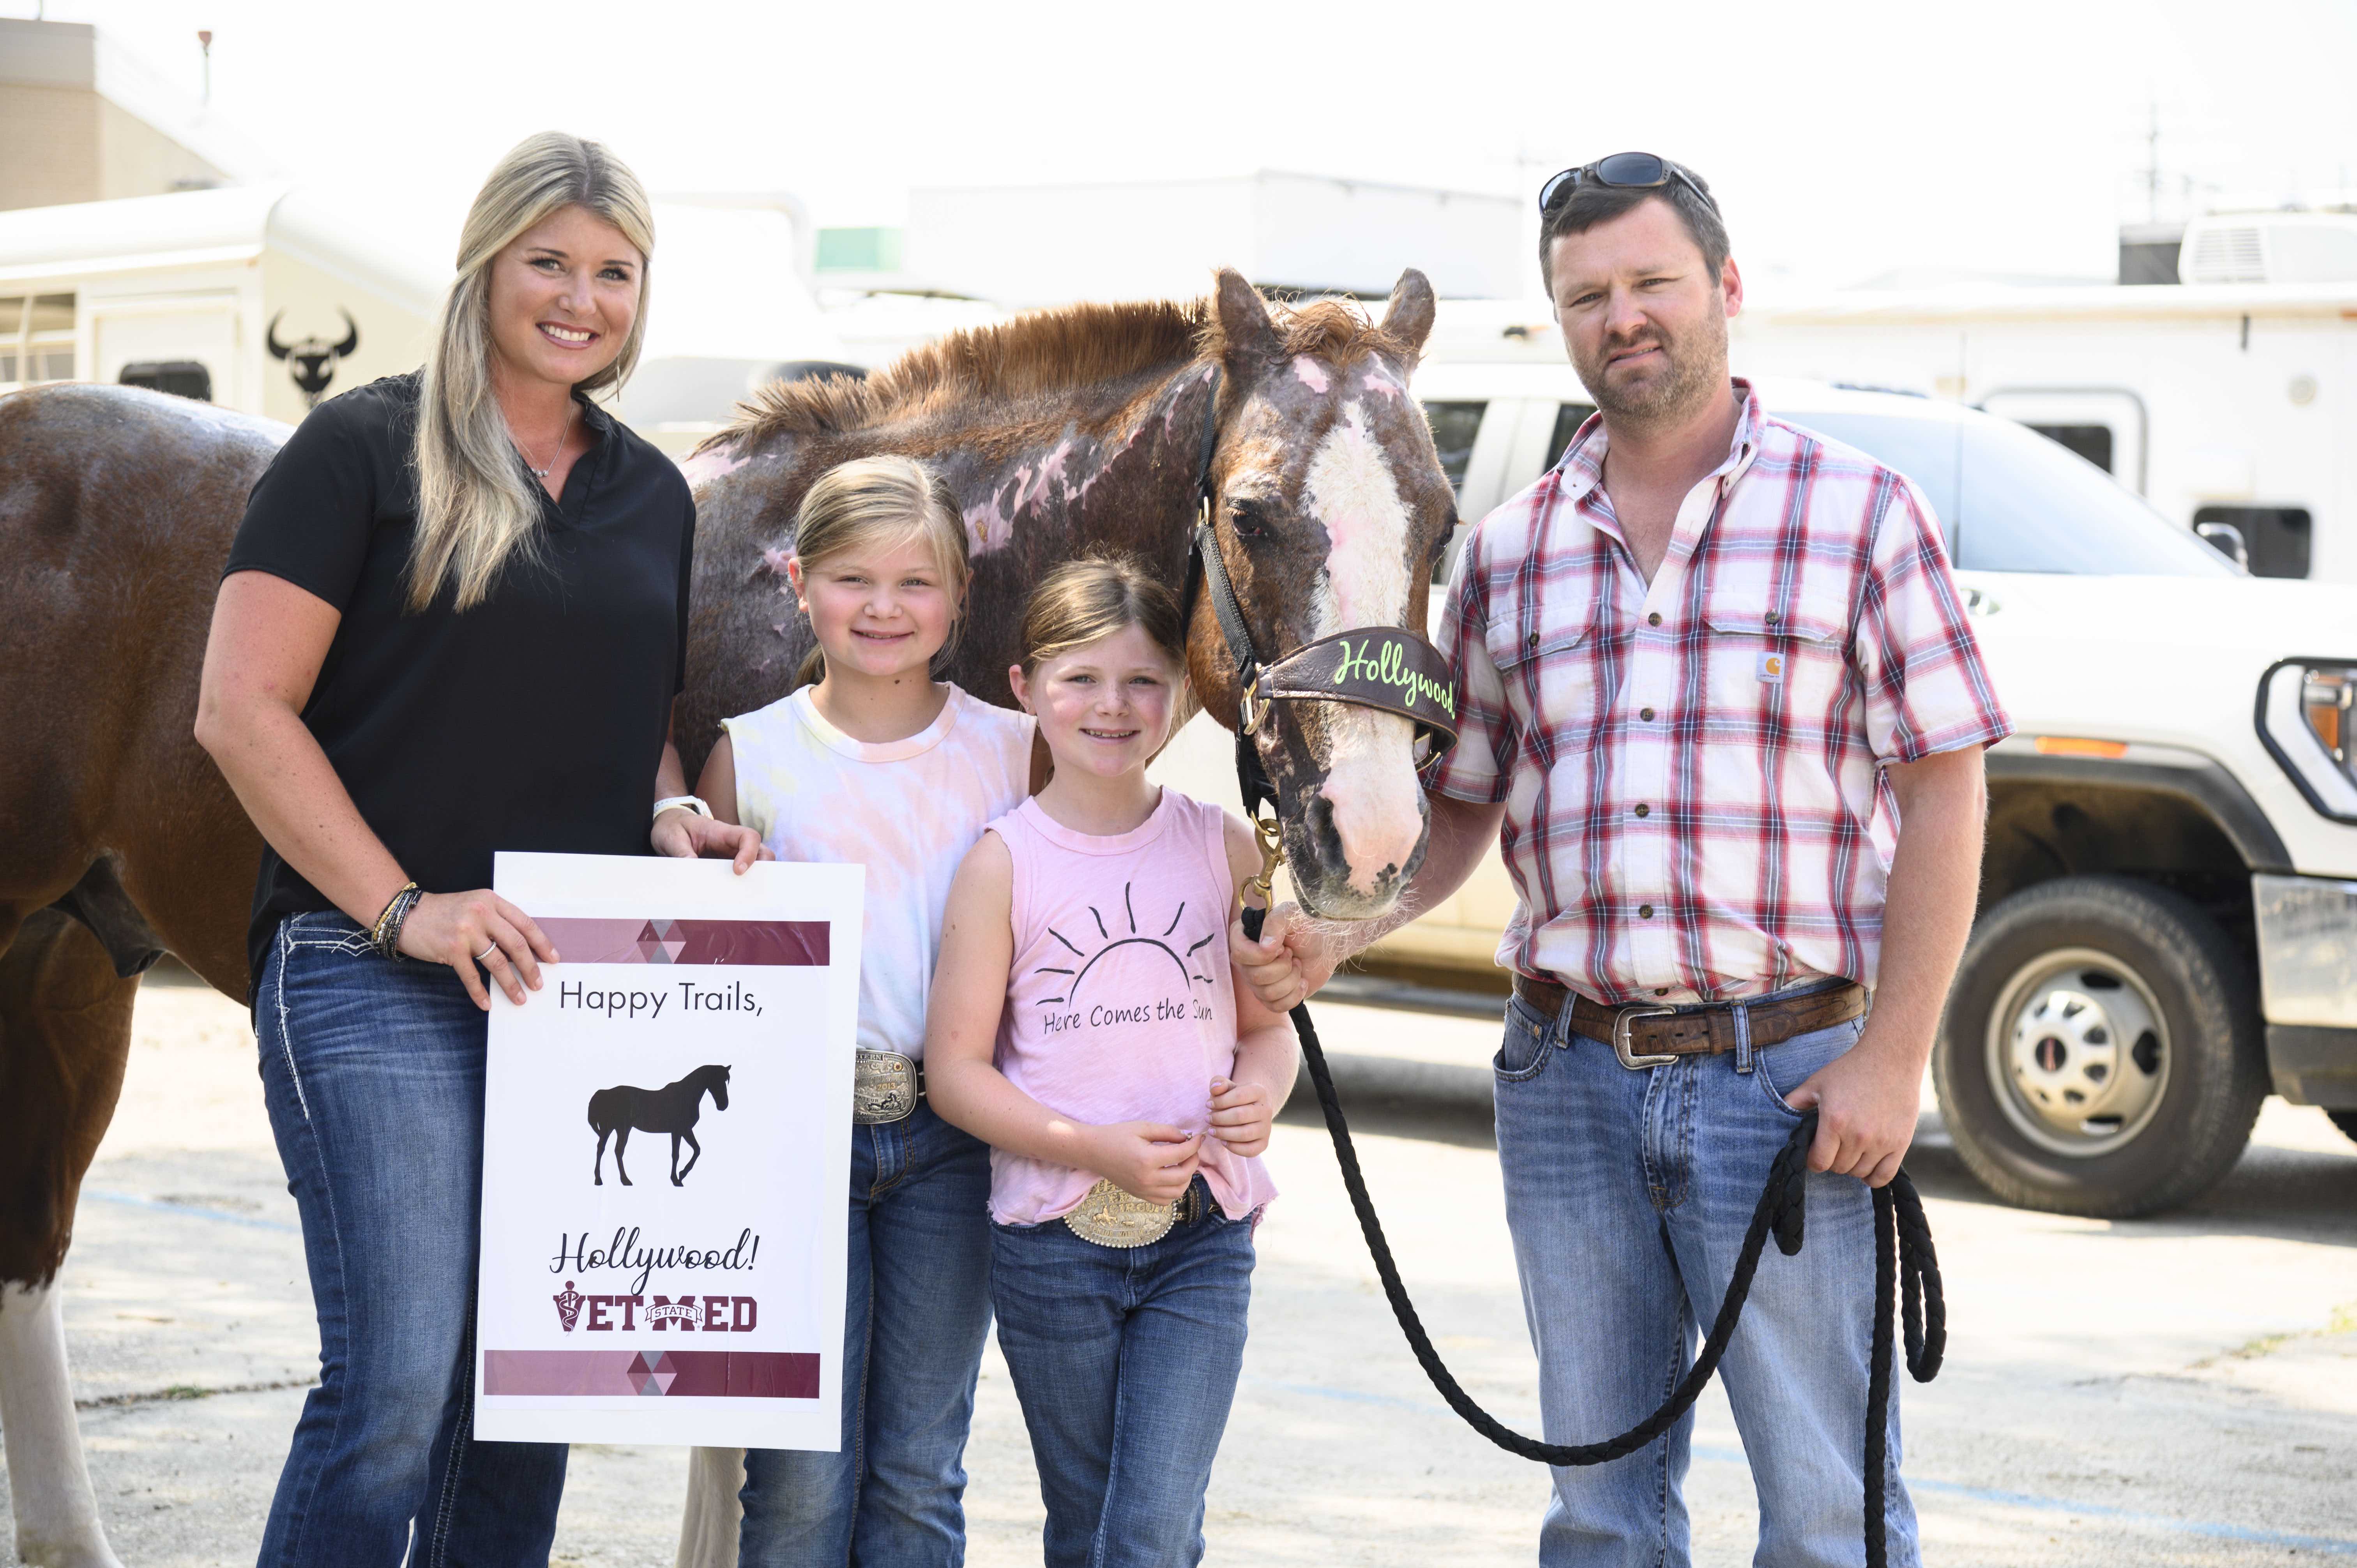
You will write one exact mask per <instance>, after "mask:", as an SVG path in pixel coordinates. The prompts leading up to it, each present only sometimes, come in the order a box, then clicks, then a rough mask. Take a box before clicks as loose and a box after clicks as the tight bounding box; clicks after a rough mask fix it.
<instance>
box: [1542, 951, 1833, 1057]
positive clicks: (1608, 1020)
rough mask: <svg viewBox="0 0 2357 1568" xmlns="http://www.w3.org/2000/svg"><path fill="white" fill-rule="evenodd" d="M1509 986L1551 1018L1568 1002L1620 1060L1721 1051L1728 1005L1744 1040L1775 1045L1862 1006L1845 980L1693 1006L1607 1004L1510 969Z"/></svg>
mask: <svg viewBox="0 0 2357 1568" xmlns="http://www.w3.org/2000/svg"><path fill="white" fill-rule="evenodd" d="M1514 994H1515V995H1517V996H1519V997H1521V998H1522V999H1523V1004H1524V1005H1526V1006H1528V1007H1530V1008H1531V1009H1532V1010H1533V1011H1534V1012H1536V1013H1540V1014H1543V1015H1545V1016H1546V1017H1548V1018H1550V1019H1553V1018H1556V1017H1559V1016H1561V1015H1562V1013H1563V1009H1564V1005H1565V1004H1566V1003H1568V1004H1570V1006H1571V1026H1572V1027H1573V1028H1574V1029H1577V1031H1578V1032H1579V1033H1581V1034H1583V1035H1586V1036H1587V1037H1588V1038H1589V1039H1592V1040H1605V1041H1609V1043H1610V1044H1611V1047H1612V1054H1613V1055H1614V1056H1616V1057H1619V1058H1620V1065H1621V1066H1622V1067H1626V1068H1646V1067H1659V1066H1661V1065H1662V1064H1663V1063H1664V1062H1670V1061H1674V1060H1676V1059H1677V1058H1680V1057H1698V1056H1714V1057H1717V1056H1725V1055H1726V1054H1727V1052H1729V1051H1731V1050H1733V1049H1735V1043H1736V1036H1735V1031H1736V1027H1737V1025H1736V1017H1735V1010H1736V1008H1737V1007H1738V1006H1740V1007H1742V1008H1743V1010H1744V1012H1745V1013H1746V1014H1747V1015H1748V1022H1749V1025H1750V1035H1751V1048H1752V1049H1754V1050H1759V1049H1761V1048H1763V1047H1768V1046H1773V1045H1779V1044H1781V1043H1782V1042H1783V1041H1785V1040H1789V1039H1792V1038H1793V1037H1794V1036H1800V1035H1807V1034H1813V1033H1814V1032H1815V1031H1817V1030H1819V1029H1830V1028H1832V1027H1833V1026H1835V1024H1846V1023H1848V1022H1849V1021H1850V1020H1851V1019H1852V1018H1855V1017H1857V1016H1858V1015H1860V1014H1862V1013H1864V1012H1865V1011H1866V1003H1867V990H1866V987H1865V986H1863V985H1859V984H1857V983H1856V982H1852V983H1849V984H1847V985H1835V986H1829V987H1827V988H1826V989H1825V990H1823V991H1812V992H1810V993H1807V994H1806V995H1804V996H1786V997H1782V998H1780V999H1778V1000H1776V1001H1773V1002H1752V1003H1748V1004H1747V1003H1732V1002H1720V1003H1715V1004H1709V1005H1706V1006H1701V1007H1684V1008H1678V1007H1648V1006H1644V1005H1641V1004H1640V1005H1636V1006H1630V1007H1607V1006H1604V1005H1602V1004H1599V1003H1595V1002H1590V1001H1589V1000H1588V999H1587V997H1585V996H1582V995H1580V994H1579V993H1577V992H1575V991H1572V990H1570V989H1569V988H1567V987H1566V986H1563V985H1560V984H1557V983H1555V982H1554V981H1552V980H1534V979H1533V978H1532V977H1531V976H1529V975H1527V974H1517V975H1515V976H1514Z"/></svg>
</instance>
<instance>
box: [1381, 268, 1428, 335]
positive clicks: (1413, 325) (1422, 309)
mask: <svg viewBox="0 0 2357 1568" xmlns="http://www.w3.org/2000/svg"><path fill="white" fill-rule="evenodd" d="M1433 308H1434V307H1433V299H1432V283H1431V280H1430V279H1428V278H1426V276H1425V275H1424V274H1422V273H1420V272H1418V271H1416V270H1415V268H1414V267H1410V268H1408V269H1407V271H1405V272H1404V273H1402V274H1400V275H1399V282H1397V283H1395V284H1394V285H1392V298H1391V303H1390V304H1389V305H1387V306H1384V307H1383V330H1384V331H1385V332H1387V333H1389V334H1390V335H1391V336H1392V337H1394V338H1398V339H1399V340H1400V341H1401V342H1403V343H1405V344H1406V345H1407V346H1408V351H1409V352H1410V353H1414V354H1421V353H1422V352H1423V351H1424V340H1425V339H1426V338H1428V337H1430V336H1432V317H1433Z"/></svg>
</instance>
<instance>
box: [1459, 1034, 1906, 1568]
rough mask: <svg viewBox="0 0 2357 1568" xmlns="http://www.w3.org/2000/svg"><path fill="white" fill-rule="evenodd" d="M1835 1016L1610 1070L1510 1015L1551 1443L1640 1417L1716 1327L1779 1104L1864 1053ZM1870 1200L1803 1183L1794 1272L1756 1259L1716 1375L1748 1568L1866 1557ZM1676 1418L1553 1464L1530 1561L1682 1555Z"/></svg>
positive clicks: (1901, 1512)
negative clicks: (1638, 1437) (1802, 1225)
mask: <svg viewBox="0 0 2357 1568" xmlns="http://www.w3.org/2000/svg"><path fill="white" fill-rule="evenodd" d="M1860 1027H1861V1025H1860V1024H1859V1023H1857V1022H1851V1023H1847V1024H1840V1025H1836V1026H1834V1027H1832V1028H1830V1029H1824V1030H1821V1031H1819V1032H1817V1033H1815V1034H1810V1035H1802V1036H1796V1037H1794V1038H1792V1039H1790V1040H1786V1041H1784V1042H1783V1043H1781V1044H1780V1045H1776V1046H1771V1047H1767V1048H1765V1049H1762V1050H1759V1051H1750V1050H1746V1051H1742V1052H1739V1053H1730V1054H1728V1055H1726V1056H1718V1057H1686V1058H1680V1059H1679V1060H1678V1061H1676V1062H1674V1063H1673V1064H1670V1065H1667V1066H1663V1067H1657V1068H1648V1069H1638V1070H1635V1071H1631V1069H1627V1068H1624V1067H1622V1066H1621V1065H1620V1061H1619V1060H1618V1059H1617V1058H1615V1057H1614V1056H1613V1054H1612V1047H1610V1046H1609V1045H1606V1044H1604V1043H1602V1042H1599V1041H1597V1040H1591V1039H1588V1038H1587V1037H1585V1036H1579V1035H1576V1034H1573V1033H1571V1031H1570V1016H1569V1009H1567V1008H1566V1010H1565V1015H1564V1016H1563V1017H1561V1018H1559V1019H1556V1020H1555V1021H1554V1022H1552V1023H1550V1022H1549V1021H1547V1020H1546V1019H1544V1017H1542V1016H1541V1015H1539V1014H1537V1013H1535V1012H1533V1011H1532V1010H1531V1009H1530V1008H1528V1007H1526V1006H1525V1005H1523V1003H1522V1002H1521V1001H1520V1000H1516V1001H1514V1002H1512V1004H1509V1006H1508V1008H1507V1013H1506V1031H1505V1043H1504V1045H1503V1046H1502V1047H1501V1048H1500V1049H1499V1052H1498V1058H1497V1063H1496V1067H1497V1103H1498V1163H1499V1165H1500V1167H1501V1169H1502V1171H1503V1172H1504V1176H1505V1184H1506V1223H1507V1225H1508V1226H1509V1227H1510V1228H1511V1229H1512V1231H1513V1236H1514V1260H1515V1263H1516V1265H1517V1266H1518V1268H1519V1269H1520V1271H1521V1273H1522V1281H1523V1313H1524V1316H1526V1317H1527V1319H1528V1321H1529V1324H1530V1330H1531V1342H1532V1344H1533V1345H1534V1347H1535V1348H1537V1350H1538V1356H1539V1404H1540V1410H1541V1412H1542V1418H1543V1420H1544V1424H1545V1429H1546V1435H1547V1438H1548V1440H1549V1441H1550V1442H1555V1443H1593V1442H1597V1441H1598V1440H1600V1439H1603V1438H1606V1437H1609V1436H1611V1435H1612V1434H1615V1433H1617V1432H1621V1431H1624V1430H1626V1429H1627V1428H1629V1427H1631V1426H1633V1425H1635V1424H1636V1423H1637V1422H1639V1421H1640V1420H1641V1419H1643V1417H1644V1416H1646V1415H1647V1414H1649V1413H1650V1412H1652V1410H1653V1409H1654V1407H1655V1406H1657V1405H1659V1404H1660V1403H1661V1402H1663V1400H1664V1399H1666V1398H1667V1397H1668V1395H1669V1393H1670V1391H1671V1390H1672V1389H1673V1388H1674V1387H1675V1386H1676V1384H1677V1382H1678V1380H1679V1379H1680V1378H1682V1377H1684V1374H1685V1371H1686V1369H1687V1368H1688V1367H1690V1366H1691V1365H1692V1364H1693V1360H1694V1352H1695V1337H1696V1329H1695V1324H1696V1322H1697V1321H1699V1322H1701V1323H1702V1324H1704V1325H1707V1324H1708V1323H1709V1322H1710V1321H1711V1319H1712V1318H1713V1317H1715V1316H1717V1312H1718V1306H1719V1301H1720V1297H1721V1294H1722V1293H1723V1292H1724V1291H1725V1290H1726V1288H1727V1281H1728V1278H1729V1276H1730V1275H1731V1274H1732V1273H1733V1272H1734V1268H1735V1257H1736V1253H1737V1251H1738V1249H1739V1248H1740V1246H1741V1243H1742V1240H1743V1233H1744V1230H1745V1229H1746V1228H1747V1227H1748V1226H1749V1224H1750V1221H1751V1211H1752V1209H1753V1208H1755V1207H1756V1206H1757V1205H1758V1203H1759V1201H1760V1188H1761V1187H1762V1186H1764V1185H1765V1184H1766V1181H1767V1177H1768V1166H1769V1163H1770V1161H1771V1160H1772V1159H1774V1157H1775V1155H1776V1151H1777V1150H1778V1149H1780V1148H1781V1147H1782V1146H1783V1144H1784V1142H1785V1140H1786V1138H1787V1137H1789V1136H1790V1135H1791V1133H1792V1129H1793V1128H1794V1127H1795V1126H1797V1125H1798V1124H1799V1122H1800V1114H1799V1112H1795V1111H1793V1110H1792V1108H1791V1107H1790V1106H1788V1105H1787V1104H1785V1102H1784V1100H1783V1091H1784V1090H1791V1089H1794V1088H1797V1087H1799V1085H1800V1083H1801V1082H1802V1080H1803V1079H1806V1078H1807V1077H1808V1076H1809V1075H1810V1074H1812V1073H1813V1072H1815V1071H1816V1070H1817V1069H1819V1068H1822V1067H1824V1065H1825V1064H1826V1063H1827V1062H1830V1061H1833V1060H1834V1059H1835V1058H1838V1057H1839V1056H1841V1055H1842V1054H1843V1053H1844V1052H1846V1051H1847V1050H1848V1049H1849V1048H1850V1047H1852V1046H1854V1045H1856V1044H1857V1036H1858V1033H1859V1029H1860ZM1873 1305H1874V1208H1873V1199H1872V1197H1871V1195H1870V1194H1869V1193H1868V1192H1867V1187H1866V1185H1865V1184H1864V1183H1863V1182H1860V1181H1858V1180H1857V1179H1856V1178H1854V1177H1850V1176H1810V1177H1809V1178H1808V1234H1807V1240H1806V1244H1805V1245H1804V1246H1803V1248H1802V1250H1801V1253H1800V1255H1799V1256H1798V1257H1793V1258H1787V1257H1785V1256H1784V1255H1783V1254H1782V1253H1781V1252H1779V1251H1777V1250H1776V1249H1775V1247H1774V1246H1773V1245H1772V1244H1770V1247H1769V1248H1768V1250H1767V1251H1766V1253H1765V1255H1764V1256H1763V1257H1762V1258H1761V1260H1760V1272H1759V1273H1757V1274H1756V1275H1754V1276H1753V1279H1752V1282H1751V1294H1750V1300H1749V1305H1747V1306H1746V1307H1745V1308H1744V1312H1743V1321H1742V1325H1741V1326H1740V1327H1739V1328H1738V1329H1737V1331H1736V1335H1735V1340H1734V1343H1733V1344H1732V1345H1730V1346H1729V1347H1728V1348H1727V1359H1726V1360H1725V1361H1723V1362H1722V1363H1720V1374H1721V1376H1722V1377H1723V1378H1724V1379H1725V1380H1726V1385H1727V1400H1728V1402H1729V1403H1730V1404H1732V1405H1733V1406H1734V1411H1735V1423H1736V1426H1737V1428H1738V1430H1739V1431H1740V1432H1741V1433H1742V1434H1743V1446H1744V1451H1745V1453H1746V1455H1748V1456H1749V1459H1750V1462H1751V1475H1752V1481H1753V1484H1754V1486H1755V1487H1757V1488H1758V1491H1759V1496H1760V1549H1759V1555H1758V1557H1757V1558H1756V1559H1755V1561H1756V1562H1758V1563H1763V1564H1774V1565H1775V1568H1818V1565H1833V1564H1851V1563H1863V1562H1864V1561H1865V1554H1866V1553H1865V1546H1864V1543H1863V1540H1862V1537H1863V1534H1864V1530H1863V1516H1862V1508H1863V1499H1864V1482H1865V1471H1864V1464H1865V1455H1864V1450H1865V1445H1866V1444H1865V1436H1866V1383H1867V1359H1868V1354H1869V1351H1870V1348H1871V1346H1872V1338H1871V1336H1872V1333H1873ZM1693 1429H1694V1419H1693V1417H1692V1416H1691V1415H1689V1416H1687V1417H1686V1418H1685V1419H1684V1420H1682V1421H1680V1422H1679V1423H1677V1424H1676V1425H1675V1426H1674V1427H1673V1428H1671V1430H1670V1431H1669V1432H1668V1433H1667V1434H1664V1435H1663V1436H1662V1437H1660V1438H1657V1439H1655V1440H1654V1442H1652V1444H1649V1445H1648V1446H1646V1447H1645V1448H1642V1449H1641V1450H1639V1451H1638V1452H1637V1453H1634V1454H1631V1455H1628V1456H1627V1457H1625V1458H1622V1459H1617V1460H1614V1461H1613V1462H1611V1463H1610V1464H1607V1465H1598V1466H1587V1467H1583V1468H1578V1469H1570V1468H1559V1469H1556V1470H1555V1472H1554V1477H1555V1493H1554V1496H1553V1497H1552V1498H1550V1499H1549V1501H1548V1504H1547V1510H1546V1517H1545V1519H1544V1521H1543V1523H1542V1524H1541V1527H1540V1532H1539V1562H1540V1563H1542V1564H1543V1565H1544V1568H1638V1565H1640V1564H1643V1565H1644V1568H1661V1565H1679V1564H1684V1563H1686V1562H1687V1561H1688V1549H1687V1525H1686V1511H1685V1504H1684V1499H1683V1498H1681V1497H1680V1496H1679V1486H1680V1483H1681V1482H1682V1481H1683V1480H1684V1476H1685V1472H1686V1464H1687V1445H1688V1443H1689V1441H1690V1439H1691V1437H1692V1435H1693ZM1889 1444H1890V1474H1891V1477H1892V1479H1891V1484H1890V1493H1889V1498H1888V1499H1887V1506H1886V1513H1887V1517H1888V1519H1889V1540H1890V1561H1891V1563H1892V1564H1893V1565H1894V1568H1911V1565H1912V1564H1914V1563H1917V1562H1918V1557H1917V1554H1916V1546H1915V1510H1914V1507H1913V1505H1912V1504H1911V1503H1910V1501H1909V1499H1908V1497H1907V1490H1906V1487H1904V1486H1903V1485H1902V1484H1900V1481H1899V1480H1898V1478H1897V1477H1898V1466H1899V1404H1898V1399H1897V1391H1896V1390H1895V1389H1894V1390H1893V1397H1892V1400H1891V1408H1890V1428H1889Z"/></svg>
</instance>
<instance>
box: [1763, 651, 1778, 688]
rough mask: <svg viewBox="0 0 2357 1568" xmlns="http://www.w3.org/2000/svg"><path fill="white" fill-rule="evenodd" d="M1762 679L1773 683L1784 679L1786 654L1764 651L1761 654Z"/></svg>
mask: <svg viewBox="0 0 2357 1568" xmlns="http://www.w3.org/2000/svg"><path fill="white" fill-rule="evenodd" d="M1760 679H1761V680H1762V681H1765V682H1769V683H1770V685H1773V684H1775V683H1777V682H1781V681H1782V680H1783V679H1784V656H1783V655H1782V654H1781V653H1763V654H1761V655H1760Z"/></svg>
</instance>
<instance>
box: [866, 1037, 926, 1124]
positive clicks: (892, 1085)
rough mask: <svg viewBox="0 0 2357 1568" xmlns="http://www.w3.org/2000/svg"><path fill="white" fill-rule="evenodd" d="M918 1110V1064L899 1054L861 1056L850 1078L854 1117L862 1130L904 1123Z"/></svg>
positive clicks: (876, 1052) (896, 1052) (887, 1053)
mask: <svg viewBox="0 0 2357 1568" xmlns="http://www.w3.org/2000/svg"><path fill="white" fill-rule="evenodd" d="M916 1109H917V1063H916V1060H915V1058H911V1057H904V1056H902V1055H901V1054H900V1053H899V1052H898V1051H869V1050H863V1051H861V1052H860V1053H859V1058H858V1065H857V1066H856V1068H854V1069H853V1071H852V1077H851V1117H852V1120H853V1121H855V1122H858V1123H859V1124H860V1125H861V1126H863V1127H872V1126H875V1125H876V1124H877V1123H878V1122H905V1121H907V1120H908V1119H909V1116H910V1115H911V1114H912V1113H913V1112H915V1111H916Z"/></svg>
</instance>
